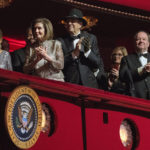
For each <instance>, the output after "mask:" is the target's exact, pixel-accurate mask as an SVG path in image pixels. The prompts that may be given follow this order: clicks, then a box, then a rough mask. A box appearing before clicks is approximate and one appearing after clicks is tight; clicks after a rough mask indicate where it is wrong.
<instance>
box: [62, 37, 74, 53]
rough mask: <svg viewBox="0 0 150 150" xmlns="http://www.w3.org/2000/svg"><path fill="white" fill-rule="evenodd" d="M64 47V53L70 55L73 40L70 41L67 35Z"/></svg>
mask: <svg viewBox="0 0 150 150" xmlns="http://www.w3.org/2000/svg"><path fill="white" fill-rule="evenodd" d="M64 42H65V45H66V50H65V53H70V52H71V51H72V50H73V49H74V48H73V40H72V39H71V37H70V36H69V35H68V36H67V37H66V38H65V39H64Z"/></svg>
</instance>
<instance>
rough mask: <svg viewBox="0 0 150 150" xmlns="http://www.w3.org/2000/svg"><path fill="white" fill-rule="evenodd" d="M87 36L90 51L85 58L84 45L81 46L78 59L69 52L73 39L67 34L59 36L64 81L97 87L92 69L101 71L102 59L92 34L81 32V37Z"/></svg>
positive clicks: (71, 49)
mask: <svg viewBox="0 0 150 150" xmlns="http://www.w3.org/2000/svg"><path fill="white" fill-rule="evenodd" d="M82 36H83V37H87V36H88V37H89V39H90V44H91V52H90V54H89V56H88V57H87V58H86V57H85V56H84V46H83V45H82V46H81V52H80V56H79V58H78V59H76V60H74V59H73V58H72V55H71V52H72V51H73V50H74V48H73V39H71V37H70V36H69V35H67V36H65V37H63V38H59V39H58V40H60V41H61V43H62V48H63V52H64V62H65V63H64V70H63V72H64V75H65V81H66V82H71V83H76V84H81V85H84V86H88V87H93V88H98V83H97V80H96V78H95V76H94V71H96V70H97V69H99V70H100V72H102V71H103V61H102V59H101V57H100V53H99V49H98V45H97V39H96V37H95V36H94V35H93V34H89V33H87V32H85V31H84V32H81V37H82Z"/></svg>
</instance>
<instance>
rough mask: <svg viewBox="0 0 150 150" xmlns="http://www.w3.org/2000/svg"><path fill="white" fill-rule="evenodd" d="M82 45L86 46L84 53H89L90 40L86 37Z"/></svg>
mask: <svg viewBox="0 0 150 150" xmlns="http://www.w3.org/2000/svg"><path fill="white" fill-rule="evenodd" d="M82 44H83V45H84V52H87V51H89V50H90V49H91V44H90V38H89V37H84V38H83V40H82Z"/></svg>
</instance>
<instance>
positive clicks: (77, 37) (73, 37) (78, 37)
mask: <svg viewBox="0 0 150 150" xmlns="http://www.w3.org/2000/svg"><path fill="white" fill-rule="evenodd" d="M80 38H81V34H78V35H77V36H71V39H73V40H76V39H80Z"/></svg>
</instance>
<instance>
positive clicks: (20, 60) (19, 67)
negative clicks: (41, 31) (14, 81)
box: [11, 27, 35, 73]
mask: <svg viewBox="0 0 150 150" xmlns="http://www.w3.org/2000/svg"><path fill="white" fill-rule="evenodd" d="M25 38H26V46H25V47H24V48H21V49H18V50H15V51H14V52H13V53H12V55H11V56H12V65H13V70H14V71H17V72H22V73H23V66H24V63H25V59H26V52H25V51H26V48H27V47H28V46H29V47H30V46H32V44H33V43H34V41H35V40H34V38H33V34H32V28H31V27H29V28H28V29H27V31H26V37H25Z"/></svg>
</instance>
